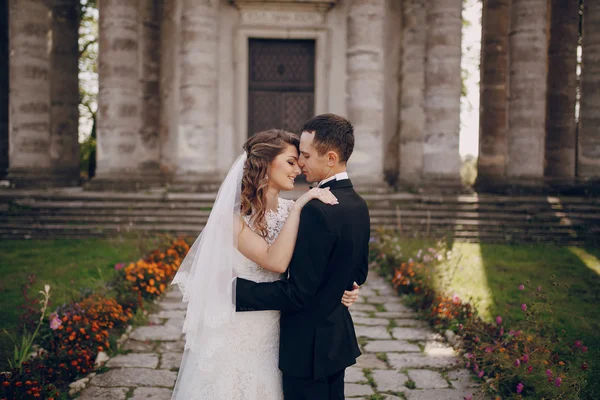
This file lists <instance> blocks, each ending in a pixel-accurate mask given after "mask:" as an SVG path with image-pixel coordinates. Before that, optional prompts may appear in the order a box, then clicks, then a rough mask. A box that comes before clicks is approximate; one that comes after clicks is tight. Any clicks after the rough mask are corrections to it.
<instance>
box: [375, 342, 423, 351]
mask: <svg viewBox="0 0 600 400" xmlns="http://www.w3.org/2000/svg"><path fill="white" fill-rule="evenodd" d="M364 349H365V351H366V352H368V353H380V352H386V353H387V352H402V353H405V352H420V351H421V348H420V347H419V346H417V345H416V344H413V343H408V342H407V341H405V340H371V341H369V342H368V343H367V344H365V346H364Z"/></svg>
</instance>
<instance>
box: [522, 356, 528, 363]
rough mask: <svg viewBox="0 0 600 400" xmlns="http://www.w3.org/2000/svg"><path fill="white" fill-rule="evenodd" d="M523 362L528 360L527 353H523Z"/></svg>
mask: <svg viewBox="0 0 600 400" xmlns="http://www.w3.org/2000/svg"><path fill="white" fill-rule="evenodd" d="M523 362H524V363H526V362H529V355H528V354H525V355H524V356H523Z"/></svg>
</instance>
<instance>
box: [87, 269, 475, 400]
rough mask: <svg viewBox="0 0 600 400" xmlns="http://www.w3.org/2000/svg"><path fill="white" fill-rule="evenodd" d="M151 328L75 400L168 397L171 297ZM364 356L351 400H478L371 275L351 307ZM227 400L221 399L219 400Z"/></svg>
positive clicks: (445, 355)
mask: <svg viewBox="0 0 600 400" xmlns="http://www.w3.org/2000/svg"><path fill="white" fill-rule="evenodd" d="M159 307H160V311H159V312H158V313H156V314H153V315H151V316H150V321H151V322H152V324H153V325H150V326H143V327H139V328H137V329H135V330H134V331H133V332H131V334H130V336H129V339H128V340H127V341H126V342H125V343H124V344H123V346H122V348H121V350H122V351H123V353H126V354H119V355H117V356H115V357H113V358H111V359H110V360H109V361H108V363H107V364H106V367H108V371H107V372H105V373H102V374H98V375H96V376H94V377H93V378H92V379H91V380H90V382H89V384H88V387H87V388H86V389H85V390H84V391H83V392H82V394H81V396H80V397H79V399H80V400H96V399H103V400H113V399H114V400H124V399H133V400H169V399H170V398H171V389H172V388H173V385H174V384H175V379H176V375H177V372H176V371H177V369H178V367H179V363H180V360H181V356H182V352H183V338H182V336H181V333H180V332H181V328H182V326H183V319H184V316H185V304H184V303H182V302H181V298H180V297H179V292H178V291H176V290H173V291H171V292H169V293H168V294H167V295H166V297H165V298H164V299H163V300H162V301H161V303H160V305H159ZM351 313H352V318H353V320H354V323H355V326H356V334H357V335H358V336H359V342H360V345H361V348H362V350H363V355H362V356H361V357H360V358H359V359H358V362H357V364H356V365H354V366H352V367H350V368H348V369H347V370H346V397H347V398H348V399H355V400H383V399H385V400H397V399H407V400H463V399H464V398H465V397H467V396H471V395H472V396H473V399H478V398H482V397H481V394H480V393H478V392H477V385H476V384H475V383H474V381H473V380H472V374H471V373H470V372H469V371H467V370H465V369H461V368H458V367H457V364H458V361H457V357H456V355H455V353H454V351H453V349H452V348H451V347H449V346H448V345H447V344H446V343H445V342H444V341H443V339H442V338H441V336H440V335H438V334H436V333H434V332H433V331H432V330H431V329H430V328H429V327H428V325H427V324H426V323H425V322H424V321H421V320H419V319H417V315H416V314H415V313H414V312H413V311H412V310H410V309H409V308H407V307H406V306H404V305H403V304H401V302H400V299H399V298H398V297H397V296H396V295H395V293H394V291H393V289H392V288H391V287H390V285H389V284H388V283H386V282H385V281H384V280H383V279H382V278H381V277H379V276H376V275H375V274H371V275H369V279H368V281H367V283H366V284H365V285H364V286H363V287H362V288H361V296H360V299H359V301H358V302H357V303H356V304H354V305H353V306H352V307H351ZM224 400H226V399H224Z"/></svg>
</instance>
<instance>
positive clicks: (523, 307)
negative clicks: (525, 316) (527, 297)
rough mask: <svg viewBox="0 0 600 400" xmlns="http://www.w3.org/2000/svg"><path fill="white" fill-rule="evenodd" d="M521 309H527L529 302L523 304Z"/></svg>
mask: <svg viewBox="0 0 600 400" xmlns="http://www.w3.org/2000/svg"><path fill="white" fill-rule="evenodd" d="M521 310H523V311H527V304H525V303H523V304H521Z"/></svg>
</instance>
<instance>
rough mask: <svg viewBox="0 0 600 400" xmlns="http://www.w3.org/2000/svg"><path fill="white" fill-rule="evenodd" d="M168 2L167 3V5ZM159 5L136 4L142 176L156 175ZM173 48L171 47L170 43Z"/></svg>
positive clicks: (150, 0)
mask: <svg viewBox="0 0 600 400" xmlns="http://www.w3.org/2000/svg"><path fill="white" fill-rule="evenodd" d="M169 2H170V1H169ZM159 3H160V2H157V1H155V0H141V1H140V20H141V23H140V50H141V51H140V57H141V76H140V80H141V85H142V87H141V90H142V109H141V119H142V121H141V124H142V125H141V132H140V133H141V143H142V147H143V148H144V153H145V157H144V158H145V160H146V161H145V163H144V165H143V166H142V168H143V169H144V170H145V171H144V173H146V174H147V173H149V172H150V171H154V172H155V173H157V174H158V173H159V171H160V134H159V127H160V84H159V77H160V22H161V20H160V18H161V8H162V7H160V5H159ZM171 45H172V46H173V47H175V45H174V43H171Z"/></svg>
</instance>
